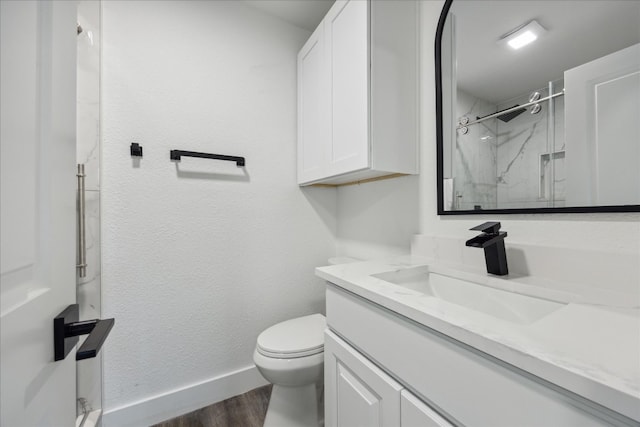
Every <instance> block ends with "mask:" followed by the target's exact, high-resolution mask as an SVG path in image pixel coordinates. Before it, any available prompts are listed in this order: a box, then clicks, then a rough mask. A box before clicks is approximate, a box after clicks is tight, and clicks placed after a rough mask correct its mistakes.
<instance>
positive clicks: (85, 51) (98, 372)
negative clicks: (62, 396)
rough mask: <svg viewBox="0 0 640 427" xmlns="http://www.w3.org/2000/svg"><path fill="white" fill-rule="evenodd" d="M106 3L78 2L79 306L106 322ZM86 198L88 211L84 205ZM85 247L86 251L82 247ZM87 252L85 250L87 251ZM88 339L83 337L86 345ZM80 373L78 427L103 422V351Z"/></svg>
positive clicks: (86, 315) (84, 315) (84, 316)
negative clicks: (102, 67)
mask: <svg viewBox="0 0 640 427" xmlns="http://www.w3.org/2000/svg"><path fill="white" fill-rule="evenodd" d="M100 9H101V6H100V2H99V1H92V0H81V1H79V2H78V28H77V32H78V38H77V54H78V57H77V61H78V63H77V129H76V131H77V146H76V153H77V162H78V164H79V165H83V167H84V191H83V195H84V197H81V195H80V192H79V194H78V204H79V206H78V212H79V213H80V212H81V211H84V227H83V230H82V231H83V233H81V230H80V228H81V225H80V221H79V222H78V224H79V226H78V227H79V229H78V236H79V237H81V236H82V234H84V245H80V244H79V245H78V246H79V251H78V252H79V253H78V259H79V262H84V263H86V267H85V269H84V271H83V270H82V269H81V268H78V274H77V280H76V283H77V294H76V299H77V303H78V304H79V306H80V320H91V319H100V318H101V283H100V53H101V52H100V50H101V44H100V40H101V25H100V22H101V21H100V20H101V17H100ZM83 199H84V206H83V209H81V208H80V202H81V201H83ZM82 247H83V248H82ZM81 249H84V251H83V252H81ZM85 339H86V335H85V336H83V337H81V338H80V343H79V344H78V345H81V344H82V342H83V340H85ZM76 369H77V387H76V390H77V420H76V426H77V427H80V426H84V427H93V426H96V425H99V424H100V417H101V414H102V352H99V353H98V355H97V356H96V357H95V358H90V359H85V360H80V361H78V362H77V363H76Z"/></svg>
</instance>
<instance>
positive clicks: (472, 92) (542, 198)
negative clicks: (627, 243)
mask: <svg viewBox="0 0 640 427" xmlns="http://www.w3.org/2000/svg"><path fill="white" fill-rule="evenodd" d="M440 65H441V70H442V72H441V76H442V83H441V84H442V87H441V88H442V99H441V101H442V104H441V106H440V108H441V110H440V111H441V117H442V135H439V144H441V147H440V149H441V156H440V159H439V166H440V169H439V174H440V179H441V180H442V181H441V186H440V188H439V190H440V191H439V198H440V200H439V211H441V212H439V213H462V212H464V213H471V212H478V211H486V210H494V211H496V210H499V211H503V210H513V209H518V210H522V209H534V210H538V209H544V210H545V211H548V209H549V208H559V209H558V211H571V209H570V208H574V207H577V208H584V207H606V206H608V207H615V206H617V207H618V209H610V210H640V130H639V128H638V122H639V119H640V2H639V1H612V0H606V1H575V0H568V1H561V0H558V1H553V2H540V1H508V2H507V1H479V0H468V1H465V0H454V1H453V2H452V3H451V7H450V9H449V11H448V14H447V15H446V20H445V21H444V26H443V27H442V30H441V56H440ZM568 208H569V209H568ZM579 210H580V209H579ZM582 210H583V209H582ZM594 210H597V209H594Z"/></svg>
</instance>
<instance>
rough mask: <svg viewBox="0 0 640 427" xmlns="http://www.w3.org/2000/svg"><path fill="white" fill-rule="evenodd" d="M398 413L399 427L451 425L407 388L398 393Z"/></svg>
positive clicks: (450, 426)
mask: <svg viewBox="0 0 640 427" xmlns="http://www.w3.org/2000/svg"><path fill="white" fill-rule="evenodd" d="M400 414H401V420H400V421H401V422H400V427H453V425H452V424H450V423H449V422H448V421H447V420H445V419H444V418H442V417H441V416H440V415H439V414H438V413H436V412H435V411H434V410H433V409H431V408H430V407H429V406H427V404H426V403H424V402H422V401H421V400H420V399H418V398H417V397H415V396H414V395H413V394H411V393H410V392H408V391H407V390H402V392H401V394H400Z"/></svg>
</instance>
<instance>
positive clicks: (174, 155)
mask: <svg viewBox="0 0 640 427" xmlns="http://www.w3.org/2000/svg"><path fill="white" fill-rule="evenodd" d="M182 156H185V157H200V158H203V159H215V160H226V161H230V162H236V166H244V165H245V160H244V157H237V156H226V155H224V154H210V153H199V152H197V151H184V150H171V153H170V158H171V160H178V161H180V158H181V157H182Z"/></svg>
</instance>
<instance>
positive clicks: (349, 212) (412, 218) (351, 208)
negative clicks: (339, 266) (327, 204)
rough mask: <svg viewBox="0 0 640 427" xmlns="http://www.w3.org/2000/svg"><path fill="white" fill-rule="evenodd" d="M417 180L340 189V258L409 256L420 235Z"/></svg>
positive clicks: (376, 183) (377, 182)
mask: <svg viewBox="0 0 640 427" xmlns="http://www.w3.org/2000/svg"><path fill="white" fill-rule="evenodd" d="M418 183H419V179H418V177H417V176H405V177H401V178H394V179H388V180H383V181H374V182H369V183H366V184H361V185H348V186H344V187H338V217H337V219H338V230H337V231H338V233H337V234H338V242H337V244H338V254H339V255H344V256H350V257H355V258H359V259H371V258H377V257H384V256H387V255H390V254H406V253H409V250H410V242H411V238H412V237H413V235H414V234H416V233H417V232H418V227H419V223H420V218H419V215H418V212H419V209H418V206H419V204H420V202H419V201H420V194H419V187H418Z"/></svg>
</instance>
